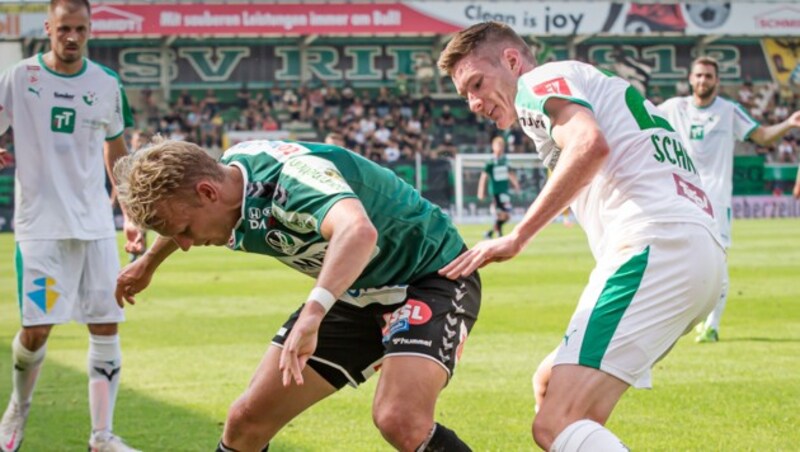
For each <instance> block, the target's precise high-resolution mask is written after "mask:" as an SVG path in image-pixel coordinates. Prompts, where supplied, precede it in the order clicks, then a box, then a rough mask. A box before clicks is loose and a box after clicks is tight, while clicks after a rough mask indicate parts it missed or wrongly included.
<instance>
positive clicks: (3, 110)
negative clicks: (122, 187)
mask: <svg viewBox="0 0 800 452" xmlns="http://www.w3.org/2000/svg"><path fill="white" fill-rule="evenodd" d="M90 17H91V13H90V6H89V3H88V1H86V0H61V1H59V0H54V1H52V2H51V4H50V9H49V14H48V16H47V20H46V22H45V30H46V31H47V34H48V36H49V37H50V45H51V48H52V50H51V51H49V52H47V53H45V54H39V55H36V56H34V57H31V58H28V59H26V60H24V61H22V62H20V63H19V64H17V65H16V66H14V67H12V68H11V69H9V70H8V71H6V72H5V73H3V74H2V75H1V76H0V133H2V132H5V130H6V129H8V127H9V126H11V127H13V128H14V148H15V151H16V154H15V160H16V188H15V239H16V241H17V252H16V271H17V281H18V283H17V285H18V288H17V290H18V302H19V306H20V313H21V315H22V329H21V330H20V331H19V332H18V333H17V335H16V336H15V338H14V340H13V344H12V347H11V348H12V360H13V370H12V373H13V390H12V394H11V400H10V401H9V404H8V408H7V409H6V411H5V414H4V415H3V418H2V422H0V450H2V451H15V450H18V449H19V447H20V443H21V442H22V440H23V435H24V428H25V424H26V421H27V418H28V413H29V410H30V407H31V401H32V398H33V390H34V386H35V384H36V380H37V377H38V375H39V371H40V369H41V365H42V362H43V361H44V357H45V352H46V343H47V338H48V335H49V334H50V331H51V329H52V327H53V326H54V325H57V324H62V323H66V322H68V321H70V320H75V321H78V322H81V323H86V324H87V326H88V329H89V333H90V339H89V353H88V365H87V370H88V374H89V408H90V414H91V421H92V432H91V436H90V438H89V448H90V450H92V451H95V450H102V451H129V450H133V449H130V448H129V447H128V446H126V445H125V443H124V442H122V441H121V440H120V439H119V437H117V436H115V435H114V434H113V433H112V423H113V412H114V404H115V401H116V396H117V392H118V387H119V379H120V369H121V357H122V355H121V352H120V344H119V336H118V333H117V331H118V328H117V324H118V322H121V321H123V320H124V316H123V312H122V310H121V309H120V308H119V307H118V306H117V305H116V303H115V300H114V286H115V276H116V273H117V271H118V270H119V257H118V255H117V245H116V231H115V230H114V223H113V219H112V211H111V205H110V203H109V198H108V193H107V192H106V189H105V174H106V169H107V168H110V167H111V166H112V165H113V164H114V162H116V160H117V159H118V158H120V157H123V156H124V155H126V154H127V149H126V147H125V142H124V139H123V137H122V133H123V129H124V126H125V117H124V116H123V114H124V113H123V112H124V108H126V106H123V97H122V96H123V94H122V89H121V85H120V83H119V81H118V80H117V79H116V78H115V77H114V76H113V75H111V74H109V73H108V71H107V70H106V69H105V68H103V67H101V66H99V65H97V64H95V63H93V62H91V61H89V60H87V59H85V58H83V54H84V50H85V45H86V42H87V40H88V36H89V33H90ZM104 143H107V146H108V148H107V150H105V151H104V149H103V147H104ZM4 154H7V153H6V151H5V150H0V156H2V155H4ZM0 162H7V159H6V158H0ZM2 166H3V164H2V163H0V167H2ZM126 232H128V233H129V239H130V241H129V243H128V246H129V247H130V248H133V246H134V241H135V240H136V237H135V236H136V235H137V231H136V229H135V228H127V229H126Z"/></svg>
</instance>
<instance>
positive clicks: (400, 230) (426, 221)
mask: <svg viewBox="0 0 800 452" xmlns="http://www.w3.org/2000/svg"><path fill="white" fill-rule="evenodd" d="M222 163H224V164H227V165H232V166H237V167H239V168H240V169H241V171H242V174H243V176H244V179H245V182H244V193H243V197H244V198H243V203H242V217H241V220H240V221H239V223H238V224H237V226H236V228H235V229H234V231H233V233H232V235H231V239H230V241H229V243H228V247H230V248H231V249H233V250H238V251H246V252H251V253H259V254H266V255H269V256H273V257H275V258H276V259H278V260H280V261H281V262H283V263H284V264H286V265H288V266H290V267H292V268H294V269H296V270H298V271H300V272H302V273H305V274H308V275H310V276H312V277H316V276H318V275H319V272H320V270H321V268H322V262H323V260H324V259H325V253H326V251H327V248H328V242H327V241H326V240H325V238H323V237H322V235H321V234H320V227H321V225H322V220H323V219H324V218H325V215H326V214H327V213H328V210H330V208H331V207H332V206H333V205H334V204H336V203H337V202H338V201H340V200H342V199H345V198H357V199H358V200H359V201H360V202H361V204H363V206H364V209H365V210H366V212H367V215H368V216H369V219H370V220H371V221H372V224H373V225H374V226H375V228H376V229H377V231H378V242H377V246H376V247H375V251H374V253H373V255H372V257H371V260H370V262H369V264H368V265H367V267H366V268H365V269H364V271H363V272H362V273H361V275H360V276H359V277H358V279H356V281H355V283H354V284H353V286H352V287H351V289H350V290H348V294H350V295H351V296H358V295H359V294H360V293H361V292H363V290H362V289H371V288H379V287H385V286H403V285H405V284H407V283H410V282H412V281H414V280H415V279H416V278H418V277H420V276H422V275H425V274H428V273H431V272H434V271H436V270H438V269H439V268H441V267H443V266H444V265H445V264H447V263H449V262H450V261H451V260H453V259H454V258H455V257H456V256H457V255H458V254H459V252H460V251H461V249H462V248H463V247H464V242H463V240H462V239H461V237H460V236H459V234H458V231H457V230H456V229H455V227H454V226H453V224H452V222H451V221H450V219H449V218H448V217H447V216H446V215H445V214H444V212H442V211H441V209H439V208H438V207H437V206H435V205H433V204H431V203H430V202H429V201H427V200H425V199H423V198H422V197H421V196H420V195H419V193H418V192H417V191H416V190H414V189H413V188H412V187H411V186H410V185H408V184H406V183H405V182H403V181H402V180H401V179H400V178H398V177H397V176H396V175H395V174H394V173H393V172H392V171H390V170H389V169H387V168H383V167H381V166H379V165H377V164H375V163H373V162H371V161H369V160H367V159H365V158H363V157H361V156H360V155H357V154H355V153H353V152H350V151H348V150H346V149H342V148H340V147H336V146H330V145H324V144H318V143H301V142H291V141H247V142H243V143H240V144H238V145H236V146H234V147H232V148H231V149H228V150H227V151H226V152H225V154H224V155H223V157H222ZM346 295H347V294H345V296H346ZM393 298H394V297H393ZM343 299H344V298H343ZM399 301H402V299H400V300H399ZM370 302H376V301H374V300H373V301H370ZM378 302H384V301H378ZM356 304H364V303H363V302H362V303H356Z"/></svg>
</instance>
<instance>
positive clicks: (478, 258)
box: [439, 233, 522, 279]
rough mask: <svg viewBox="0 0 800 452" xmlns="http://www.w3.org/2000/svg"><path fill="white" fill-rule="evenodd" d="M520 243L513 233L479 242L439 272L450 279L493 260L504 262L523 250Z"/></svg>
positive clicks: (464, 274)
mask: <svg viewBox="0 0 800 452" xmlns="http://www.w3.org/2000/svg"><path fill="white" fill-rule="evenodd" d="M520 243H521V242H520V241H519V240H518V239H517V237H516V235H515V234H513V233H512V234H509V235H507V236H505V237H500V238H499V239H494V240H486V241H483V242H478V244H477V245H475V246H474V247H473V248H472V249H469V250H467V251H466V252H465V253H463V254H461V255H460V256H458V257H457V258H455V259H454V260H453V261H452V262H450V263H449V264H447V265H445V266H444V267H442V268H441V269H440V270H439V274H440V275H442V276H445V277H447V278H450V279H458V278H460V277H462V276H467V275H470V274H472V273H473V272H474V271H475V270H477V269H478V268H481V267H483V266H485V265H488V264H490V263H492V262H502V261H505V260H508V259H511V258H512V257H514V256H516V255H517V254H519V252H520V251H522V245H521V244H520Z"/></svg>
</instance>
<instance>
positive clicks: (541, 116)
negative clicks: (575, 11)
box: [515, 61, 723, 387]
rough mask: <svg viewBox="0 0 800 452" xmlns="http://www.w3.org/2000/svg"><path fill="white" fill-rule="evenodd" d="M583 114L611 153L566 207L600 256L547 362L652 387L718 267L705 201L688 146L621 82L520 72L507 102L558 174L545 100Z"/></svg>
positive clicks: (561, 71) (570, 72) (707, 302)
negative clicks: (656, 368) (654, 373)
mask: <svg viewBox="0 0 800 452" xmlns="http://www.w3.org/2000/svg"><path fill="white" fill-rule="evenodd" d="M551 98H561V99H565V100H568V101H570V102H573V103H576V104H579V105H582V106H584V107H586V108H588V109H590V110H591V111H592V113H593V115H594V118H595V121H596V122H597V123H598V126H599V129H600V130H601V131H602V132H603V136H604V137H605V140H606V142H607V143H608V146H609V149H610V153H609V156H608V158H607V159H606V160H605V162H604V165H603V166H602V167H601V169H600V170H599V172H598V173H597V174H596V175H595V176H594V178H593V179H592V181H591V183H590V184H589V185H588V186H586V187H584V188H583V189H581V190H580V191H579V192H578V195H577V197H576V198H575V200H574V201H573V202H572V204H571V206H570V207H571V208H572V210H573V212H575V215H576V218H577V219H578V222H579V223H580V224H581V226H582V227H583V228H584V230H585V231H586V235H587V237H588V239H589V240H588V241H589V246H590V248H591V250H592V254H593V255H594V257H595V260H596V261H597V265H596V267H595V269H594V270H593V271H592V274H591V276H590V278H589V283H588V285H587V286H586V288H585V289H584V291H583V293H582V295H581V299H580V301H579V302H578V307H577V309H576V311H575V313H574V314H573V317H572V319H571V320H570V324H569V326H568V328H567V330H566V332H565V335H564V338H563V341H562V344H561V346H560V347H559V349H558V352H557V354H556V358H555V361H554V363H555V364H556V365H559V364H578V365H581V366H586V367H593V368H597V369H600V370H602V371H604V372H606V373H608V374H611V375H613V376H615V377H617V378H618V379H620V380H622V381H625V382H626V383H628V384H629V385H631V386H635V387H650V386H651V377H650V368H651V367H652V365H653V364H654V363H655V361H656V360H657V359H659V358H660V357H662V356H663V355H664V354H665V353H667V352H668V350H669V348H670V347H671V346H672V344H674V342H675V341H676V340H677V339H678V338H679V337H680V336H682V335H683V334H685V333H686V332H687V331H688V330H689V329H690V328H691V326H693V325H694V324H696V323H697V322H699V321H701V320H702V319H703V318H705V316H706V315H707V314H708V313H709V311H710V310H711V309H712V308H713V306H714V302H715V301H716V298H717V293H718V291H719V289H718V288H719V287H720V284H717V283H713V284H709V282H713V281H716V280H721V271H716V270H715V271H713V272H711V273H709V274H708V275H706V274H703V271H700V269H705V268H711V269H713V268H719V269H721V264H722V262H723V252H722V246H721V243H720V239H719V236H718V233H717V229H716V226H715V225H714V215H715V214H716V212H714V209H713V206H712V204H711V202H710V200H709V199H708V196H707V195H706V194H705V192H704V190H703V188H702V183H701V182H700V178H699V177H698V175H697V170H696V167H695V164H694V163H693V162H692V159H691V158H690V157H689V154H688V152H687V150H686V148H685V147H684V146H683V144H682V143H681V141H680V139H679V137H678V135H677V134H676V133H675V131H674V130H673V129H672V128H671V127H670V125H669V123H668V122H667V121H666V120H665V119H664V118H661V117H660V116H659V111H658V110H657V109H656V108H655V106H653V104H651V103H650V102H649V101H647V100H645V99H644V97H642V95H641V94H640V93H639V92H638V91H636V89H635V88H633V87H632V86H631V85H630V84H629V83H627V82H626V81H624V80H622V79H621V78H618V77H616V76H613V75H612V74H610V73H607V72H604V71H601V70H599V69H597V68H595V67H593V66H590V65H588V64H584V63H580V62H575V61H566V62H557V63H549V64H545V65H543V66H540V67H537V68H534V69H533V70H531V71H529V72H527V73H525V74H523V75H522V76H521V77H520V78H519V80H518V85H517V95H516V99H515V105H516V109H517V116H518V118H519V121H520V124H521V125H522V127H523V130H524V131H525V133H526V134H527V135H529V136H530V137H531V138H533V140H534V142H535V143H536V148H537V150H538V151H539V153H540V154H541V156H542V160H543V161H544V162H545V164H547V165H548V166H549V167H550V168H551V169H553V170H554V171H558V159H559V155H560V152H561V151H560V149H559V148H558V147H557V145H556V143H555V141H554V139H553V138H552V137H551V136H550V132H551V127H552V125H551V119H550V117H549V116H548V113H547V111H546V108H545V107H544V106H545V103H547V101H548V100H549V99H551Z"/></svg>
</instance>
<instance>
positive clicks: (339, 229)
mask: <svg viewBox="0 0 800 452" xmlns="http://www.w3.org/2000/svg"><path fill="white" fill-rule="evenodd" d="M320 232H321V233H322V236H323V237H324V238H325V239H326V240H328V241H329V244H328V250H327V252H326V253H325V261H324V263H323V264H322V269H321V270H320V274H319V277H318V278H317V284H316V287H317V288H320V289H323V290H325V291H327V292H328V293H329V294H330V295H332V297H333V299H334V301H335V300H336V299H337V298H338V297H339V296H340V295H341V294H342V293H344V291H345V290H347V289H348V288H349V287H350V286H351V285H352V284H353V283H354V282H355V280H356V279H357V278H358V276H359V275H360V274H361V272H363V271H364V268H366V266H367V264H368V263H369V260H370V257H371V256H372V253H373V251H374V249H375V244H376V242H377V240H378V232H377V230H376V229H375V226H373V224H372V222H371V221H370V219H369V217H368V216H367V213H366V211H365V210H364V206H363V205H362V204H361V201H359V200H358V199H355V198H347V199H343V200H341V201H339V202H337V203H336V204H334V205H333V207H331V209H330V210H329V211H328V213H327V215H325V218H324V219H323V220H322V225H321V226H320ZM309 301H313V302H311V303H306V305H305V307H304V308H303V311H302V312H301V313H300V317H299V318H298V319H297V322H296V323H295V325H294V327H293V328H292V331H291V332H290V333H289V336H288V337H287V338H286V342H285V343H284V346H283V351H282V352H281V358H280V370H281V372H282V373H283V384H284V386H288V385H290V384H291V382H292V380H294V382H295V383H296V384H298V385H301V384H303V375H302V372H303V368H304V367H305V364H306V362H307V361H308V359H309V358H310V357H311V355H312V354H313V353H314V350H315V349H316V346H317V333H318V331H319V325H320V323H321V322H322V319H323V318H324V317H325V314H326V313H327V309H326V308H325V307H323V304H321V303H320V302H324V301H325V300H313V299H312V300H309Z"/></svg>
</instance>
